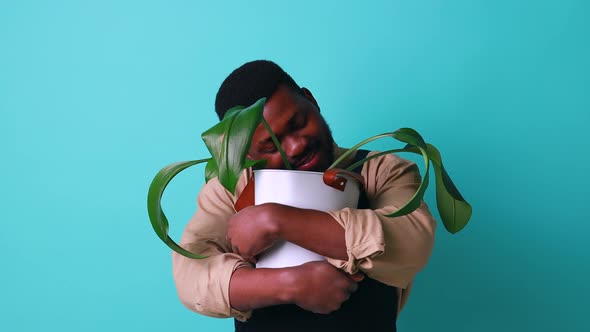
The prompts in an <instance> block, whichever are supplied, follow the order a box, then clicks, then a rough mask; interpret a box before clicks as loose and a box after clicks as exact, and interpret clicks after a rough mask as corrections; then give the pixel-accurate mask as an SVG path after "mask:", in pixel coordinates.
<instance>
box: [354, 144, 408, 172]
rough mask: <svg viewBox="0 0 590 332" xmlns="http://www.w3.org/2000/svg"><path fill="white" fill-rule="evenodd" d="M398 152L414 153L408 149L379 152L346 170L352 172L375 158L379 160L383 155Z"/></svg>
mask: <svg viewBox="0 0 590 332" xmlns="http://www.w3.org/2000/svg"><path fill="white" fill-rule="evenodd" d="M396 152H413V151H410V150H406V149H393V150H387V151H383V152H379V153H376V154H374V155H372V156H369V157H367V158H365V159H362V160H359V161H357V162H356V163H354V164H352V165H350V166H348V167H347V168H346V170H347V171H352V170H353V169H355V168H357V167H359V166H360V165H362V164H364V163H366V162H367V161H369V160H371V159H374V158H377V157H381V156H383V155H386V154H390V153H396Z"/></svg>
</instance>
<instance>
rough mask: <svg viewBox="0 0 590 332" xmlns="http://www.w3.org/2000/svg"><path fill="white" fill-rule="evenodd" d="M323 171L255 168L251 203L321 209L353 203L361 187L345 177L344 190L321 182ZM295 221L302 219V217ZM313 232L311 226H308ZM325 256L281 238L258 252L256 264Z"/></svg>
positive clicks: (277, 264)
mask: <svg viewBox="0 0 590 332" xmlns="http://www.w3.org/2000/svg"><path fill="white" fill-rule="evenodd" d="M322 176H323V173H321V172H308V171H291V170H275V169H263V170H257V171H254V188H255V189H254V191H255V193H254V204H257V205H258V204H263V203H280V204H285V205H290V206H294V207H297V208H305V209H314V210H321V211H331V210H339V209H343V208H346V207H356V206H357V203H358V198H359V193H360V188H359V184H358V182H357V181H353V180H350V181H347V182H346V186H345V187H344V190H343V191H340V190H338V189H334V188H332V187H330V186H328V185H326V184H325V183H324V181H323V180H322ZM298 222H305V220H301V221H298ZM309 232H313V229H309ZM320 260H324V257H323V256H321V255H318V254H316V253H314V252H312V251H309V250H307V249H304V248H302V247H300V246H298V245H295V244H293V243H290V242H286V241H281V242H279V243H277V244H275V245H274V246H273V247H272V248H270V249H268V250H266V251H265V252H264V253H262V254H260V256H259V258H258V262H257V263H256V267H257V268H281V267H289V266H296V265H301V264H304V263H306V262H310V261H320Z"/></svg>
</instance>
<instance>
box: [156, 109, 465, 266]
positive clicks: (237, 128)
mask: <svg viewBox="0 0 590 332" xmlns="http://www.w3.org/2000/svg"><path fill="white" fill-rule="evenodd" d="M265 102H266V98H262V99H260V100H258V101H257V102H256V103H254V104H253V105H251V106H249V107H242V106H238V107H234V108H232V109H231V110H229V111H228V112H227V113H226V115H225V116H224V118H223V120H222V121H220V122H219V123H218V124H216V125H215V126H213V127H211V128H210V129H208V130H207V131H205V132H204V133H203V134H202V138H203V140H204V142H205V144H206V146H207V148H208V150H209V152H210V153H211V157H210V158H205V159H199V160H192V161H185V162H178V163H173V164H170V165H168V166H166V167H164V168H163V169H161V170H160V171H159V172H158V174H157V175H156V176H155V178H154V179H153V181H152V183H151V185H150V188H149V191H148V199H147V205H148V214H149V218H150V221H151V224H152V227H153V228H154V230H155V232H156V234H157V235H158V237H159V238H160V239H161V240H162V241H163V242H164V243H165V244H166V245H168V247H170V248H171V249H172V250H174V251H176V252H178V253H179V254H182V255H184V256H187V257H190V258H196V259H201V258H206V257H207V256H202V255H199V254H197V253H192V252H190V251H188V250H186V249H184V248H182V247H180V246H179V245H178V244H177V243H176V242H174V240H172V239H171V238H170V236H169V235H168V220H167V219H166V216H165V214H164V212H163V210H162V206H161V198H162V195H163V193H164V190H165V188H166V186H167V185H168V183H169V182H170V181H171V180H172V178H174V176H176V175H177V174H178V173H180V172H181V171H182V170H184V169H186V168H188V167H191V166H194V165H197V164H201V163H206V166H205V180H206V181H209V180H211V179H213V178H215V177H218V179H219V182H220V183H221V184H222V185H223V186H224V187H225V188H226V189H227V190H228V191H230V192H231V193H234V194H235V189H236V184H237V182H238V179H239V177H240V175H241V174H242V172H243V171H244V170H245V169H247V168H250V167H253V168H255V169H262V168H263V166H264V162H265V161H264V160H250V159H248V158H247V151H248V149H249V147H250V143H251V141H252V135H253V133H254V131H255V130H256V128H257V127H258V126H259V125H260V124H261V123H262V124H263V125H264V127H265V128H266V129H267V130H268V132H269V134H270V136H271V138H272V140H273V142H274V144H275V146H276V147H277V149H278V151H279V152H280V154H281V156H282V159H283V162H284V164H285V168H286V169H287V170H290V169H291V165H289V162H288V160H287V157H286V155H285V153H284V151H283V150H282V149H281V145H280V143H279V141H278V139H277V138H276V136H275V135H274V133H273V131H272V130H271V128H270V126H269V124H268V123H267V122H266V121H265V120H264V117H263V116H262V113H263V110H264V103H265ZM389 137H390V138H394V139H396V140H398V141H400V142H403V143H406V145H405V146H404V147H403V148H398V149H392V150H387V151H383V152H379V153H377V154H374V155H372V156H369V157H367V158H365V159H363V160H360V161H358V162H356V163H354V164H353V165H350V166H349V167H347V169H344V170H342V169H338V168H337V166H338V165H339V164H340V163H341V162H342V161H343V160H345V159H346V158H347V157H348V156H349V155H350V154H352V153H354V152H355V151H356V150H357V149H359V148H360V147H362V146H363V145H365V144H367V143H369V142H372V141H374V140H377V139H381V138H389ZM399 152H409V153H417V154H421V155H422V156H423V159H424V164H425V167H424V169H425V171H424V174H423V176H422V182H421V184H420V186H419V188H418V190H417V191H416V193H415V194H414V195H413V197H412V198H411V199H410V200H409V201H408V202H407V203H406V204H405V205H404V206H402V207H401V208H400V209H399V210H397V211H395V212H393V213H391V214H389V215H387V216H389V217H397V216H402V215H405V214H408V213H411V212H412V211H414V210H415V209H417V208H418V207H419V206H420V202H421V200H422V198H423V196H424V193H425V191H426V188H427V187H428V183H429V179H430V165H431V163H432V166H433V167H432V168H433V169H434V173H435V178H436V201H437V209H438V211H439V215H440V218H441V220H442V222H443V225H444V227H445V229H446V230H447V231H448V232H450V233H457V232H458V231H460V230H461V229H463V227H465V225H466V224H467V222H468V221H469V218H470V217H471V206H470V205H469V203H467V202H466V201H465V199H463V197H462V196H461V194H460V193H459V191H458V190H457V187H456V186H455V185H454V183H453V181H452V180H451V178H450V177H449V175H448V173H447V172H446V170H445V168H444V166H443V163H442V159H441V156H440V153H439V151H438V150H437V149H436V148H435V147H434V146H433V145H431V144H428V143H426V142H425V141H424V139H423V138H422V136H421V135H420V134H419V133H418V132H416V131H415V130H413V129H410V128H401V129H398V130H396V131H394V132H390V133H384V134H380V135H376V136H373V137H370V138H368V139H365V140H363V141H361V142H360V143H358V144H356V145H355V146H353V147H352V148H351V149H349V150H348V151H346V152H345V153H344V154H343V155H341V156H340V157H339V158H338V159H336V160H335V161H334V162H333V164H332V165H331V166H330V167H329V168H328V170H327V171H326V172H324V173H323V174H321V173H320V174H321V175H322V176H321V178H322V181H323V183H325V184H326V185H328V186H330V187H333V188H335V189H336V190H339V191H341V192H345V191H346V190H345V188H346V183H347V182H349V181H348V180H350V179H353V180H357V181H362V179H358V177H357V176H355V175H354V174H353V173H352V172H351V170H353V169H355V168H356V167H358V166H359V165H362V164H363V163H365V162H367V161H368V160H370V159H373V158H376V157H379V156H382V155H384V154H389V153H399ZM295 172H301V171H295ZM307 173H316V172H307ZM352 182H354V181H352ZM359 187H360V186H359ZM353 191H354V190H353ZM356 195H358V190H357V193H356ZM356 197H357V198H358V196H356ZM349 199H350V198H349ZM345 201H346V199H345ZM352 201H354V194H353V198H352ZM339 204H340V203H339ZM342 204H350V203H346V202H345V203H342ZM343 207H345V206H338V207H336V208H343ZM329 208H331V207H329ZM259 262H260V261H259Z"/></svg>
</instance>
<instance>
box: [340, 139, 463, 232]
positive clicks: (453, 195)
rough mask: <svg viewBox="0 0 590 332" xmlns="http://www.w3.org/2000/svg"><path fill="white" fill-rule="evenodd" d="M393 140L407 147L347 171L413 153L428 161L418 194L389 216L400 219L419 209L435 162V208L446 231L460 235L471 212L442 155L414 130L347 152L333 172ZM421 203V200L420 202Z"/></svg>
mask: <svg viewBox="0 0 590 332" xmlns="http://www.w3.org/2000/svg"><path fill="white" fill-rule="evenodd" d="M388 136H391V137H393V138H395V139H397V140H399V141H402V142H405V143H407V145H406V146H405V147H404V148H403V149H395V150H389V151H385V152H381V153H378V154H376V155H373V156H370V157H367V158H365V159H363V160H361V161H359V162H357V163H355V164H354V165H351V166H350V167H348V168H347V169H349V170H350V169H354V168H356V167H358V166H359V165H362V164H363V163H365V162H367V161H369V160H371V159H373V158H375V157H377V156H381V155H383V154H386V153H393V152H411V153H417V154H421V155H422V156H423V157H424V158H425V163H426V172H425V174H424V177H423V178H422V183H421V184H420V187H419V188H418V191H417V192H416V194H415V195H414V196H413V197H412V198H411V199H410V201H409V202H408V203H406V204H405V205H404V206H403V207H402V208H401V209H400V210H398V211H396V212H395V213H393V214H390V215H389V216H390V217H391V216H400V215H403V214H407V213H410V212H412V211H413V210H414V209H416V208H418V207H419V206H420V200H421V199H423V197H424V192H425V190H426V187H427V185H428V161H427V160H430V161H432V165H433V168H434V175H435V177H436V206H437V209H438V212H439V214H440V217H441V220H442V222H443V225H444V226H445V229H446V230H447V231H448V232H450V233H453V234H454V233H457V232H459V231H460V230H461V229H463V228H464V227H465V225H467V223H468V222H469V219H470V218H471V214H472V208H471V205H470V204H469V203H467V201H465V199H464V198H463V196H462V195H461V193H460V192H459V190H458V189H457V187H456V186H455V184H454V183H453V181H452V180H451V177H450V176H449V174H448V173H447V171H446V169H445V168H444V166H443V163H442V158H441V156H440V152H439V151H438V149H436V148H435V147H434V146H433V145H432V144H427V143H425V142H424V139H422V136H420V134H419V133H418V132H417V131H415V130H413V129H411V128H401V129H398V130H397V131H395V132H393V133H385V134H381V135H376V136H373V137H370V138H368V139H366V140H364V141H362V142H360V143H359V144H357V145H355V146H354V147H352V148H351V149H350V150H348V151H346V152H345V153H344V154H343V155H342V156H340V158H338V159H337V160H336V161H335V162H334V163H333V164H332V166H330V168H333V167H336V166H337V164H338V163H339V162H341V161H342V160H345V159H346V157H347V156H348V155H350V154H351V153H353V152H354V151H356V150H357V149H359V148H360V147H361V146H363V145H365V144H367V143H369V142H372V141H374V140H376V139H380V138H384V137H388ZM419 199H420V200H419Z"/></svg>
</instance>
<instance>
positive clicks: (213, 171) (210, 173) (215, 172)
mask: <svg viewBox="0 0 590 332" xmlns="http://www.w3.org/2000/svg"><path fill="white" fill-rule="evenodd" d="M218 176H219V168H218V167H217V163H216V162H215V159H213V158H211V159H209V161H208V162H207V165H206V166H205V182H209V181H210V180H211V179H213V178H215V177H218Z"/></svg>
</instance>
